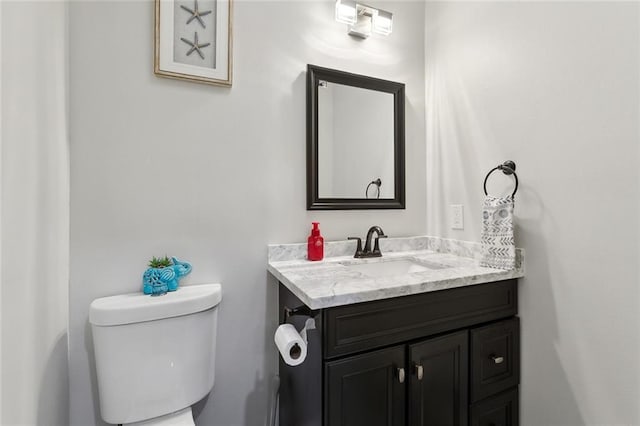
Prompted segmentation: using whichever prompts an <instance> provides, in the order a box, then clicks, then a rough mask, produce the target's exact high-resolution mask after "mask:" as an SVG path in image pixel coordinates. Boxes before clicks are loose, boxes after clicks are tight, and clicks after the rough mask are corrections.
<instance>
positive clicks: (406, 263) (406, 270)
mask: <svg viewBox="0 0 640 426" xmlns="http://www.w3.org/2000/svg"><path fill="white" fill-rule="evenodd" d="M342 266H344V267H345V268H348V269H349V270H350V271H356V272H360V273H362V274H364V275H368V276H370V277H391V276H394V275H406V274H414V273H416V272H425V271H429V270H431V269H443V268H444V267H446V266H444V265H440V264H435V263H434V264H433V265H431V264H429V265H425V264H423V263H418V262H415V261H413V260H407V259H398V260H388V261H380V262H372V263H350V264H343V265H342Z"/></svg>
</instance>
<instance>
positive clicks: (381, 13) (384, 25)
mask: <svg viewBox="0 0 640 426" xmlns="http://www.w3.org/2000/svg"><path fill="white" fill-rule="evenodd" d="M372 29H373V32H376V33H378V34H383V35H389V34H391V31H392V30H393V13H391V12H387V11H386V10H378V13H375V14H374V15H373V28H372Z"/></svg>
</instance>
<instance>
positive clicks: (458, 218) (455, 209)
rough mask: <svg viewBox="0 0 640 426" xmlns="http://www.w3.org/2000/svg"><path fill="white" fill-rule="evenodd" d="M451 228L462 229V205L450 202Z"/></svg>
mask: <svg viewBox="0 0 640 426" xmlns="http://www.w3.org/2000/svg"><path fill="white" fill-rule="evenodd" d="M451 229H464V207H463V206H462V204H451Z"/></svg>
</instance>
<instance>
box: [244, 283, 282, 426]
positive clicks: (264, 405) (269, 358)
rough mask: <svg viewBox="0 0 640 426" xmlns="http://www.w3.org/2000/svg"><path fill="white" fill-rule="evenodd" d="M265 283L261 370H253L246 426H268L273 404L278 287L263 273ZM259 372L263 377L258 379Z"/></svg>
mask: <svg viewBox="0 0 640 426" xmlns="http://www.w3.org/2000/svg"><path fill="white" fill-rule="evenodd" d="M265 274H266V277H265V283H266V286H267V290H266V293H267V297H265V301H264V302H265V304H266V309H265V316H266V318H265V319H264V322H263V324H264V333H263V336H264V342H263V345H264V354H265V356H264V358H263V360H262V361H263V366H262V368H257V366H256V368H255V381H254V387H253V390H252V391H251V393H249V395H248V396H247V400H246V402H245V425H246V426H269V420H270V418H269V417H270V411H271V410H270V407H269V404H271V403H272V402H274V401H273V400H274V397H273V395H272V390H273V387H272V385H273V378H274V376H275V375H276V374H277V365H278V359H277V350H276V346H275V343H274V342H273V335H274V333H275V332H276V327H277V326H278V313H277V310H278V286H277V282H276V280H275V278H274V277H273V276H271V275H270V274H269V273H268V272H266V271H265ZM259 371H263V372H264V375H265V376H266V377H265V376H262V377H260V375H259Z"/></svg>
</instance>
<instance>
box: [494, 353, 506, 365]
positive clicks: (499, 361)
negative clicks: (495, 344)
mask: <svg viewBox="0 0 640 426" xmlns="http://www.w3.org/2000/svg"><path fill="white" fill-rule="evenodd" d="M491 359H492V360H493V362H494V363H495V364H502V363H503V362H504V357H501V356H497V355H491Z"/></svg>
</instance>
